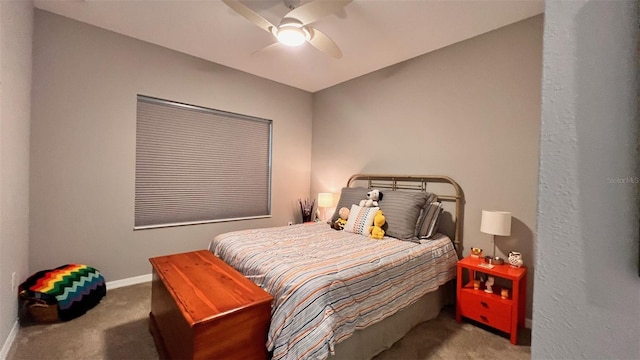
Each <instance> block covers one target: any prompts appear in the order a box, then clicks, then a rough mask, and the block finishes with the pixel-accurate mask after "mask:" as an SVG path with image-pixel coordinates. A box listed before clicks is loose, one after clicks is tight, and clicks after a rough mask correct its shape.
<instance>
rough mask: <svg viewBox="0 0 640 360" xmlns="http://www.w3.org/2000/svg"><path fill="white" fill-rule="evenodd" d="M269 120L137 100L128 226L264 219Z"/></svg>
mask: <svg viewBox="0 0 640 360" xmlns="http://www.w3.org/2000/svg"><path fill="white" fill-rule="evenodd" d="M271 139H272V121H271V120H266V119H260V118H255V117H251V116H246V115H240V114H234V113H228V112H224V111H219V110H214V109H207V108H203V107H199V106H193V105H187V104H181V103H176V102H172V101H168V100H161V99H156V98H151V97H147V96H142V95H138V107H137V126H136V189H135V223H134V228H135V229H146V228H155V227H165V226H178V225H189V224H200V223H209V222H218V221H229V220H240V219H250V218H260V217H268V216H270V215H271Z"/></svg>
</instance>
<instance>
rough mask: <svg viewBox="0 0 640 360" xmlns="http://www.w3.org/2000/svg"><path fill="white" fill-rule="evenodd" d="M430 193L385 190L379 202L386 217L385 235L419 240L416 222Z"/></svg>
mask: <svg viewBox="0 0 640 360" xmlns="http://www.w3.org/2000/svg"><path fill="white" fill-rule="evenodd" d="M429 195H430V193H426V192H402V191H384V192H383V197H382V200H380V201H379V202H378V204H379V206H380V210H382V213H383V214H384V216H385V218H386V220H387V221H386V230H385V235H388V236H392V237H394V238H397V239H401V240H417V237H416V224H417V223H418V216H420V211H421V210H422V208H424V206H425V204H426V202H427V199H428V198H429Z"/></svg>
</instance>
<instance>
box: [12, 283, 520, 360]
mask: <svg viewBox="0 0 640 360" xmlns="http://www.w3.org/2000/svg"><path fill="white" fill-rule="evenodd" d="M150 295H151V283H145V284H139V285H134V286H129V287H125V288H119V289H115V290H109V291H107V296H106V297H105V298H104V299H102V301H101V302H100V304H98V305H97V306H96V307H95V308H93V309H92V310H90V311H89V312H87V313H86V314H85V315H83V316H81V317H79V318H77V319H74V320H71V321H69V322H64V323H56V324H49V325H42V324H33V323H27V322H23V324H21V328H20V330H19V332H18V335H17V337H16V339H15V341H14V343H13V346H12V347H11V350H10V351H9V355H8V357H7V359H8V360H15V359H28V360H34V359H70V360H71V359H73V360H77V359H87V360H93V359H96V360H98V359H107V360H121V359H122V360H125V359H132V360H145V359H158V354H157V353H156V350H155V347H154V344H153V339H152V338H151V335H150V334H149V331H148V330H147V319H148V314H149V303H150ZM530 338H531V333H530V331H528V330H526V329H525V331H522V332H521V334H520V336H519V344H524V345H519V346H513V345H511V344H510V343H509V339H508V338H507V337H506V336H505V335H500V334H499V333H493V332H492V331H489V330H485V329H482V328H480V327H477V326H474V325H472V324H470V323H466V322H464V323H462V324H458V323H457V322H456V321H455V318H454V313H453V311H452V309H450V308H447V309H445V310H444V311H443V312H442V313H441V314H440V316H439V317H438V318H437V319H434V320H432V321H429V322H426V323H422V324H419V325H418V326H416V327H415V328H414V329H413V330H411V332H410V333H409V334H407V335H406V336H405V337H404V338H403V339H402V340H400V341H399V342H397V343H396V344H395V345H394V346H393V347H392V348H391V349H389V350H387V351H385V352H383V353H381V354H379V355H378V356H377V357H376V358H375V359H376V360H389V359H398V360H412V359H492V360H494V359H510V360H517V359H529V358H530V347H529V346H528V344H530V342H531V340H530Z"/></svg>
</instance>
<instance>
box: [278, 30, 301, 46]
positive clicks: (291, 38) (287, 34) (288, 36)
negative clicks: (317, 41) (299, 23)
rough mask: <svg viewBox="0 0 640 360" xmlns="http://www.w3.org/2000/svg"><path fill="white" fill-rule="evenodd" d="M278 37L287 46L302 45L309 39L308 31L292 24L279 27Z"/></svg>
mask: <svg viewBox="0 0 640 360" xmlns="http://www.w3.org/2000/svg"><path fill="white" fill-rule="evenodd" d="M276 37H277V38H278V41H279V42H280V43H282V44H284V45H287V46H300V45H302V44H304V43H305V42H306V41H307V39H308V35H307V33H306V32H305V31H304V30H303V29H302V28H298V27H291V26H286V27H281V28H280V29H278V33H277V35H276Z"/></svg>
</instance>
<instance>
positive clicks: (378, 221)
mask: <svg viewBox="0 0 640 360" xmlns="http://www.w3.org/2000/svg"><path fill="white" fill-rule="evenodd" d="M385 221H386V219H385V217H384V214H383V213H382V210H378V211H377V212H376V214H375V215H374V217H373V226H371V227H370V228H369V233H370V234H369V237H370V238H372V239H378V240H380V239H382V238H383V237H384V230H383V229H382V226H383V225H384V223H385Z"/></svg>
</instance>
